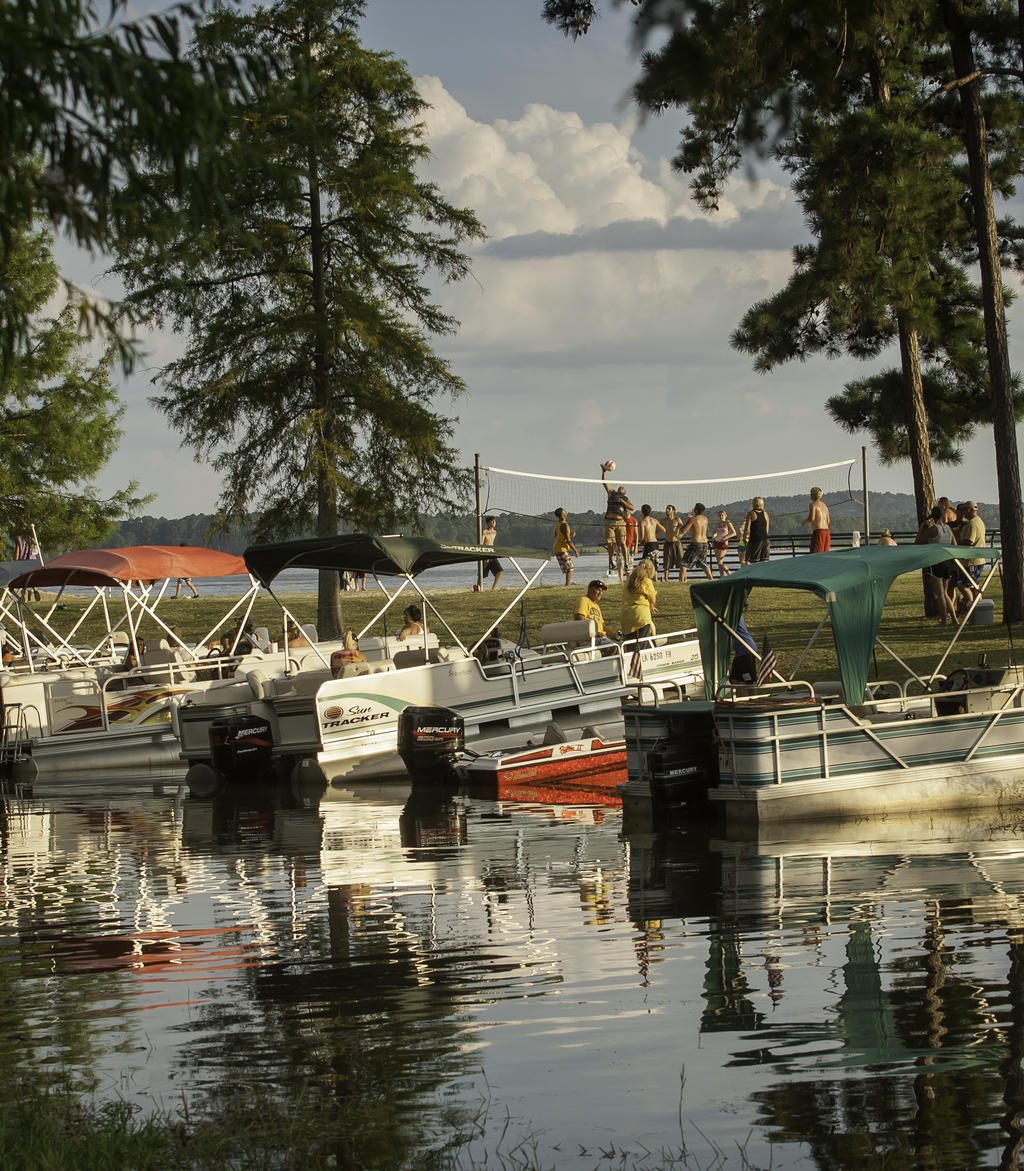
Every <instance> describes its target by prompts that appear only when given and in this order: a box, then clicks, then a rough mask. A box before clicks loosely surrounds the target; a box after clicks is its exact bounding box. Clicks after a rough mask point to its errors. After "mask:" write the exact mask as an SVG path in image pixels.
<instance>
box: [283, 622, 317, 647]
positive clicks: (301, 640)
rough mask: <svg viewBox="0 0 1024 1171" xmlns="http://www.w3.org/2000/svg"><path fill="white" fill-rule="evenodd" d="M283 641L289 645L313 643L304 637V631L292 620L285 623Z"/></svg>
mask: <svg viewBox="0 0 1024 1171" xmlns="http://www.w3.org/2000/svg"><path fill="white" fill-rule="evenodd" d="M285 641H286V642H287V643H288V645H289V646H312V645H313V644H312V643H311V642H310V641H309V639H308V638H307V637H306V635H305V633H304V632H303V631H301V630H300V629H299V628H298V626H296V625H295V623H294V622H292V621H290V620H289V621H288V622H286V623H285Z"/></svg>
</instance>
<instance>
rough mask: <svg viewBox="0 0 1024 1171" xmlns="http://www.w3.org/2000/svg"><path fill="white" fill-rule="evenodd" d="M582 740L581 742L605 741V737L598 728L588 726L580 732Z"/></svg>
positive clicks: (591, 725)
mask: <svg viewBox="0 0 1024 1171" xmlns="http://www.w3.org/2000/svg"><path fill="white" fill-rule="evenodd" d="M580 739H581V740H603V739H604V737H603V736H602V735H601V733H600V732H599V731H598V730H597V728H595V727H594V725H593V724H587V726H586V727H585V728H582V729H581V730H580Z"/></svg>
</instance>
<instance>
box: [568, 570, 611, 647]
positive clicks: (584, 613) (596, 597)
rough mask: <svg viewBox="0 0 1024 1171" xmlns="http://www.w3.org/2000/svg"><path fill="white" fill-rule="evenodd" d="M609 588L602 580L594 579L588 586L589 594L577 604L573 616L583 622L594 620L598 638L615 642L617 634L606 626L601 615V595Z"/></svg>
mask: <svg viewBox="0 0 1024 1171" xmlns="http://www.w3.org/2000/svg"><path fill="white" fill-rule="evenodd" d="M607 588H608V587H607V586H606V585H605V584H604V582H603V581H601V579H600V578H594V580H593V581H592V582H591V583H590V584H589V585H588V586H587V592H586V593H585V594H584V595H583V597H582V598H580V599H579V601H578V602H577V603H576V607H575V609H574V610H573V612H572V616H573V618H575V619H577V620H578V621H582V622H587V621H589V620H591V619H593V621H594V624H595V625H596V626H597V636H598V638H610V639H612V640H613V641H614V639H615V634H614V632H613V631H611V630H609V629H608V627H607V626H606V625H605V622H604V615H603V614H602V613H601V606H600V604H599V603H600V601H601V595H602V594H603V593H604V591H605V590H606V589H607Z"/></svg>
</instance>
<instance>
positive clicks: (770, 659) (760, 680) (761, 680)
mask: <svg viewBox="0 0 1024 1171" xmlns="http://www.w3.org/2000/svg"><path fill="white" fill-rule="evenodd" d="M761 646H762V651H761V662H760V664H759V665H758V668H757V685H758V687H762V686H763V685H764V684H765V683H767V682H768V681H769V680H770V679H771V677H772V673H773V672H774V670H775V668H776V666H778V662H779V660H778V659H777V658H776V657H775V652H774V651H773V650H772V644H771V643H770V642H769V641H768V635H767V634H766V635H765V636H764V640H763V641H762V643H761Z"/></svg>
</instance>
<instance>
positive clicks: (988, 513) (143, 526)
mask: <svg viewBox="0 0 1024 1171" xmlns="http://www.w3.org/2000/svg"><path fill="white" fill-rule="evenodd" d="M826 500H827V502H828V505H829V507H830V508H831V510H832V531H833V532H836V533H843V532H850V531H852V530H854V529H857V530H860V531H863V529H864V505H863V503H862V501H860V500H840V499H836V498H835V497H834V496H833V497H826ZM870 503H871V531H872V532H873V533H878V532H880V531H881V530H882V529H883V528H889V529H892V530H893V531H894V532H914V531H916V529H917V524H918V522H917V515H916V510H915V508H914V498H913V497H912V496H910V495H908V494H906V493H901V492H872V493H871V494H870ZM807 505H808V500H807V497H806V496H804V495H802V496H767V497H765V508H766V510H767V512H768V515H769V516H770V517H771V531H772V534H773V535H776V536H789V535H791V534H797V533H806V532H807V529H806V527H804V526H801V524H800V522H801V521H802V520H803V518H804V517H805V516H806V515H807ZM720 508H725V509H726V511H727V512H728V513H729V517H730V519H731V520H732V522H733V523H734V524H735V525H736V527H737V528H738V527H739V525H740V522H741V521H742V520H743V517H744V516H745V515H746V513H747V511H748V509H749V508H750V501H749V500H733V501H728V502H725V503H718V502H715V503H711V502H708V504H707V509H708V512H709V514H710V515H711V517H712V519H715V517H716V513H717V512H718V510H719V509H720ZM978 508H979V511H980V513H981V516H982V519H983V520H984V521H985V523H986V525H987V526H988V527H989V528H990V529H992V528H998V527H999V525H998V517H999V510H998V508H997V507H996V505H994V504H989V503H986V502H984V501H979V502H978ZM497 515H498V533H499V536H498V543H499V544H502V545H526V546H531V547H539V548H550V546H551V540H552V537H553V535H554V527H555V522H554V518H553V517H550V516H539V517H535V516H522V515H518V514H511V513H506V514H502V513H500V512H499V513H497ZM213 520H214V518H213V516H212V515H211V514H204V513H196V514H193V515H191V516H184V517H179V518H178V519H175V520H171V519H168V518H167V517H162V516H160V517H157V516H141V517H136V518H135V519H133V520H126V521H122V522H121V523H120V524H119V525H117V526H115V528H114V530H113V531H112V532H111V534H110V537H109V538H108V539H107V541H106V542H105V544H106V545H107V546H122V545H180V544H186V545H206V544H209V545H211V546H213V547H214V548H217V549H222V550H224V551H225V552H227V553H241V552H243V551H244V549H245V548H246V546H247V545H249V544H251V539H250V534H249V530H248V529H247V528H239V529H236V530H233V531H231V532H228V533H227V534H223V535H219V536H217V537H215V538H211V537H209V532H210V528H211V526H212V524H213ZM569 520H570V523H571V524H572V527H573V528H574V529H575V530H576V534H577V537H576V543H577V544H578V545H580V546H581V547H582V546H589V547H593V546H596V545H600V544H601V543H602V514H601V513H598V512H593V511H590V512H585V513H573V514H571V515H570V518H569ZM295 535H296V536H308V535H310V534H308V533H305V534H301V533H300V534H295ZM422 535H424V536H428V537H435V538H436V539H437V540H440V541H475V540H476V518H475V517H474V516H473V515H471V514H468V513H467V514H463V515H461V516H436V517H429V518H427V521H426V523H425V524H424V526H423V534H422Z"/></svg>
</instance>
